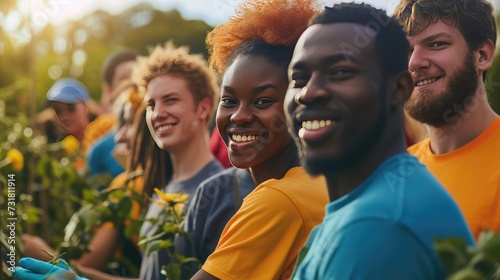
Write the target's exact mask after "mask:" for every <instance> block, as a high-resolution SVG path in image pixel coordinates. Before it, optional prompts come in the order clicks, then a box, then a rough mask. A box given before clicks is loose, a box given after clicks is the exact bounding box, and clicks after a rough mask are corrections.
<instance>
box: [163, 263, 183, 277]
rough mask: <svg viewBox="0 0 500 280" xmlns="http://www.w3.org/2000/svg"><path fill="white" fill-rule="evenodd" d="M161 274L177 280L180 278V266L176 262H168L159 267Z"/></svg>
mask: <svg viewBox="0 0 500 280" xmlns="http://www.w3.org/2000/svg"><path fill="white" fill-rule="evenodd" d="M161 274H163V275H165V276H167V279H169V280H177V279H180V278H181V267H180V265H179V264H177V263H170V264H168V265H164V266H162V268H161Z"/></svg>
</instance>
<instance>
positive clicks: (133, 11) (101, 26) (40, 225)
mask: <svg viewBox="0 0 500 280" xmlns="http://www.w3.org/2000/svg"><path fill="white" fill-rule="evenodd" d="M242 1H243V0H149V1H138V0H119V1H117V0H113V1H105V0H84V1H82V0H0V120H1V121H0V206H1V207H0V212H1V213H2V215H0V216H1V217H2V219H0V228H1V229H2V230H1V231H0V247H1V249H2V250H0V251H2V252H7V251H8V250H9V248H10V247H9V245H8V244H7V240H8V236H7V235H6V234H7V231H4V230H3V229H4V228H5V223H6V219H4V217H6V216H5V215H6V214H5V213H6V212H4V211H6V209H7V206H6V197H7V188H6V186H7V185H8V178H12V177H13V176H12V175H13V174H15V185H16V190H15V193H16V198H15V201H16V205H15V207H16V215H15V216H16V217H18V220H17V224H16V229H15V231H16V243H15V246H16V248H15V249H16V252H17V254H16V259H19V257H20V256H22V253H23V248H22V247H20V244H21V242H20V240H19V237H20V234H21V233H24V232H28V233H34V234H37V235H39V236H41V237H42V238H43V239H44V240H46V241H47V242H48V243H49V244H50V245H51V246H53V247H57V246H58V245H59V244H61V241H62V240H63V238H65V237H64V233H65V227H66V224H68V221H70V219H71V217H72V214H73V213H74V212H75V211H77V210H78V209H80V208H81V206H83V205H86V204H88V203H89V202H93V201H94V200H95V197H94V196H92V195H91V192H88V190H89V189H90V190H91V189H92V187H93V186H95V185H102V186H104V185H107V184H103V183H102V182H94V181H89V178H88V176H85V175H86V174H85V173H82V172H78V170H76V169H75V167H74V166H73V165H72V163H73V160H74V156H72V155H68V154H67V153H66V152H65V151H64V149H63V148H64V147H62V146H60V145H59V146H54V145H53V144H52V143H50V142H51V141H50V138H48V137H46V135H44V133H43V132H42V130H41V127H40V124H42V123H44V121H45V118H50V117H51V116H47V115H46V114H45V113H46V112H48V111H50V110H45V109H46V108H47V102H46V99H45V95H46V93H47V91H48V90H49V88H50V87H51V86H52V84H53V83H54V82H55V81H56V80H58V79H60V78H63V77H74V78H76V79H78V80H80V81H81V82H82V83H83V84H84V85H85V86H86V87H87V89H88V90H89V92H90V95H91V98H92V99H93V100H95V101H98V100H100V99H101V94H102V83H101V79H100V72H101V66H102V63H103V62H104V59H105V58H106V56H107V55H109V54H110V53H112V52H113V51H116V50H118V49H121V48H124V47H130V48H134V49H137V50H138V51H139V53H140V54H141V55H146V54H147V50H148V48H149V47H152V46H155V45H157V44H163V43H165V42H166V41H168V40H172V41H173V42H174V44H175V45H177V46H180V45H187V46H189V48H190V50H191V52H192V53H201V54H203V55H204V56H205V57H207V51H206V49H205V44H204V42H205V36H206V34H207V32H209V31H210V30H212V28H213V27H214V26H215V25H217V24H219V23H222V22H225V21H226V20H227V19H228V18H229V17H231V16H232V15H233V14H234V8H235V7H236V6H237V5H238V4H239V3H241V2H242ZM349 1H350V0H349ZM338 2H341V1H331V0H330V1H323V3H324V4H325V5H332V4H333V3H338ZM356 2H360V1H356ZM364 2H365V3H369V4H372V5H374V6H376V7H378V8H381V9H385V10H387V11H388V12H389V13H390V14H391V13H392V11H393V10H394V8H395V7H396V5H397V3H398V2H399V0H370V1H364ZM492 3H493V4H494V6H495V11H496V13H497V15H498V16H499V17H497V18H500V0H492ZM499 22H500V20H499ZM498 49H500V48H497V50H498ZM499 60H500V55H498V51H497V55H496V57H495V61H494V64H493V67H492V68H491V69H490V70H489V71H488V77H487V90H488V94H489V101H490V103H491V104H492V107H493V108H494V109H495V110H496V112H497V113H500V62H499ZM52 117H53V115H52ZM14 149H16V150H18V151H19V154H18V155H16V158H17V159H16V160H17V161H18V163H19V162H20V161H21V160H22V161H23V162H24V166H23V165H22V164H20V165H19V166H18V167H14V165H13V164H10V165H8V164H6V163H9V162H10V161H9V162H7V161H6V160H7V157H8V155H7V154H8V152H9V151H12V150H14ZM75 191H76V193H77V194H75ZM85 191H87V192H85ZM87 216H88V217H89V218H88V220H95V217H94V216H92V215H90V214H89V215H87ZM70 237H71V236H70ZM9 241H10V240H9ZM9 244H10V243H9ZM78 250H79V253H81V251H82V249H81V248H80V249H78ZM68 255H70V254H68ZM2 257H3V258H2V259H3V261H2V271H1V274H0V279H3V278H1V277H4V276H6V277H7V279H8V277H9V276H10V272H9V271H8V269H7V265H5V264H6V263H5V261H6V258H5V255H2Z"/></svg>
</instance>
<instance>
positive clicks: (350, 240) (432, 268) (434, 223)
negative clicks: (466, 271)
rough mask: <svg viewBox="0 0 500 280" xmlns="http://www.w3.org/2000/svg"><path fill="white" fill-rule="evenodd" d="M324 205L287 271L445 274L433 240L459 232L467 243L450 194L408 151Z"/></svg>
mask: <svg viewBox="0 0 500 280" xmlns="http://www.w3.org/2000/svg"><path fill="white" fill-rule="evenodd" d="M326 213H327V214H326V216H325V218H324V219H323V222H322V223H321V224H320V225H318V226H317V227H316V228H315V229H314V230H313V232H312V233H311V235H310V237H309V240H308V241H307V243H306V245H305V246H304V248H303V249H302V250H303V251H302V252H301V254H300V255H299V258H298V259H299V261H298V266H297V268H296V272H295V274H294V277H293V279H329V280H330V279H331V280H335V279H342V280H344V279H384V280H390V279H405V280H407V279H425V280H430V279H444V278H445V270H444V267H443V265H442V264H441V262H440V260H439V258H438V256H437V254H436V251H435V249H434V244H433V242H434V240H435V239H436V238H439V237H462V238H464V239H465V241H466V242H467V243H468V244H469V245H474V239H473V237H472V235H471V233H470V230H469V229H468V227H467V224H466V222H465V220H464V218H463V216H462V213H461V212H460V210H459V208H458V206H457V204H456V203H455V201H454V200H453V199H452V198H451V197H450V195H449V194H448V193H447V192H446V190H445V189H444V188H443V187H442V186H441V184H440V183H439V182H438V181H437V180H436V179H435V178H434V177H433V176H432V175H431V174H430V173H429V171H428V170H427V169H426V168H425V167H424V166H423V165H422V164H421V163H420V162H418V160H417V159H416V158H415V157H413V156H410V155H408V154H400V155H396V156H393V157H391V158H389V159H388V160H386V161H385V162H384V163H383V164H382V165H381V166H380V167H379V168H378V169H377V170H376V171H375V172H374V173H373V174H372V175H371V176H370V177H369V178H368V179H366V180H365V181H364V182H363V183H362V184H361V185H360V186H358V187H357V188H356V189H354V190H353V191H351V192H350V193H348V194H346V195H344V196H343V197H341V198H339V199H337V200H335V201H333V202H331V203H329V204H328V205H327V206H326ZM304 254H305V257H304V258H303V259H302V260H301V257H302V256H303V255H304Z"/></svg>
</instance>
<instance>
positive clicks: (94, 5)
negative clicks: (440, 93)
mask: <svg viewBox="0 0 500 280" xmlns="http://www.w3.org/2000/svg"><path fill="white" fill-rule="evenodd" d="M0 1H1V0H0ZM243 1H244V0H145V1H141V0H43V1H40V0H19V2H18V5H19V7H22V8H21V9H20V10H21V12H22V13H24V14H25V15H26V14H27V13H28V12H29V11H30V9H31V15H32V23H33V24H34V27H35V29H37V28H38V29H41V28H42V27H43V26H44V25H45V24H46V23H47V22H49V21H51V22H52V23H54V24H61V23H63V22H64V21H66V20H75V19H79V18H81V17H82V16H84V15H86V14H89V13H92V12H93V11H95V10H97V9H103V10H106V11H108V12H110V13H114V14H117V13H120V12H122V11H123V10H125V9H127V8H129V7H132V6H135V5H137V4H139V3H150V4H152V5H153V6H155V7H156V8H158V9H160V10H165V11H166V10H171V9H172V8H177V9H178V10H179V11H180V12H181V13H182V15H183V16H184V18H186V19H202V20H204V21H206V22H207V23H208V24H210V25H213V26H214V25H216V24H218V23H221V22H225V21H227V19H228V18H229V17H230V16H232V15H234V9H235V7H236V6H237V5H238V3H241V2H243ZM320 1H321V2H323V3H324V4H325V5H327V6H331V5H332V4H334V3H340V2H351V1H352V0H320ZM490 1H492V2H493V4H494V6H496V9H497V10H498V8H500V0H490ZM354 2H365V3H368V4H371V5H373V6H375V7H377V8H381V9H384V10H386V11H387V12H388V13H389V14H392V12H393V11H394V8H395V7H396V5H397V3H399V0H364V1H362V0H354ZM20 19H21V17H20V16H19V14H16V13H12V14H10V15H9V17H8V18H6V19H5V21H3V20H2V18H1V17H0V21H1V22H2V24H4V28H5V29H6V30H16V26H18V25H19V23H20Z"/></svg>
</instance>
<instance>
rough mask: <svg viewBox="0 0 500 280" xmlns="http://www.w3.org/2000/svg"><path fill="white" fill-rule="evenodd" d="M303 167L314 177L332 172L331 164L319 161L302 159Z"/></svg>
mask: <svg viewBox="0 0 500 280" xmlns="http://www.w3.org/2000/svg"><path fill="white" fill-rule="evenodd" d="M302 166H303V167H304V169H305V170H306V171H307V173H309V174H310V175H312V176H318V175H325V174H327V173H328V172H329V171H331V167H330V163H329V162H327V161H323V160H317V159H307V158H303V159H302Z"/></svg>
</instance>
